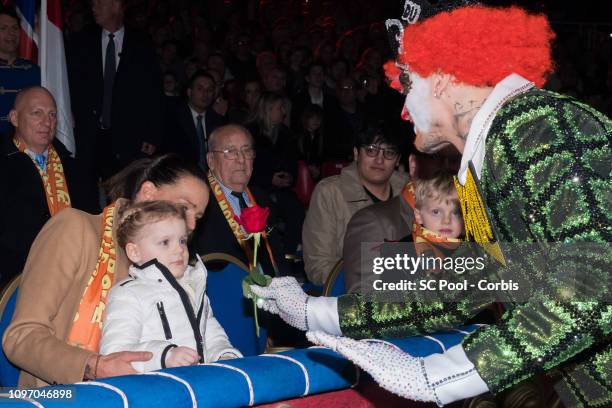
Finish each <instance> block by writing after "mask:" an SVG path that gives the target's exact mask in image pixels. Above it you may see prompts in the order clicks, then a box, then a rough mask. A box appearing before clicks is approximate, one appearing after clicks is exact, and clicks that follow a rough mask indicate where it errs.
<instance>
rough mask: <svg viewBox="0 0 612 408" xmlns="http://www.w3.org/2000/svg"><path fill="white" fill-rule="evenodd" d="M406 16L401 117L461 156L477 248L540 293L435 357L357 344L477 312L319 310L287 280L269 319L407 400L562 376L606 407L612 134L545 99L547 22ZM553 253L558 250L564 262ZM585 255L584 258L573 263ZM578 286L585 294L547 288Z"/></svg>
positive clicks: (521, 14) (581, 400)
mask: <svg viewBox="0 0 612 408" xmlns="http://www.w3.org/2000/svg"><path fill="white" fill-rule="evenodd" d="M455 3H457V2H455ZM404 11H405V12H404V16H403V19H404V20H405V21H406V22H407V23H408V24H407V25H406V26H405V27H404V26H403V25H404V24H403V23H401V22H400V21H398V20H395V21H392V22H388V24H387V25H388V27H391V28H393V29H394V30H395V32H396V33H399V34H398V35H397V37H396V38H397V39H398V40H399V42H398V44H397V47H398V57H397V59H396V61H393V62H390V63H388V64H387V65H386V67H385V68H386V73H387V76H388V77H389V79H390V80H391V85H392V86H393V87H394V88H395V89H398V90H400V91H401V92H402V93H404V94H405V95H406V101H405V105H404V116H405V117H406V118H410V119H412V121H413V122H414V125H415V131H416V141H415V145H416V146H417V148H418V149H419V150H421V151H423V152H426V153H433V152H436V151H439V150H440V149H442V148H444V147H445V146H448V145H453V146H455V148H456V149H457V150H458V151H459V152H461V153H462V163H461V168H460V170H459V173H458V175H457V182H456V184H457V190H458V193H459V197H460V199H461V206H462V211H463V215H464V220H465V224H466V235H467V237H468V238H469V239H470V240H472V241H476V242H477V243H478V244H480V245H482V246H483V247H484V248H485V249H487V251H488V252H489V253H490V254H491V255H493V258H495V259H499V264H500V265H498V266H496V269H495V270H496V273H498V275H499V276H502V277H503V276H507V274H509V273H510V272H512V271H514V272H517V271H518V272H519V273H523V274H524V275H525V276H528V277H531V282H532V283H533V284H538V283H540V284H542V286H541V289H542V290H541V291H534V292H533V293H532V296H530V297H525V298H523V299H520V300H516V299H513V298H512V296H514V295H515V294H510V295H509V294H508V293H504V295H508V296H510V299H512V300H511V301H509V302H508V303H506V305H505V306H506V311H505V313H504V315H503V316H502V317H501V319H500V321H499V322H498V323H496V324H495V325H491V326H486V327H481V328H479V329H478V330H476V331H474V332H473V333H471V334H469V335H467V336H466V337H465V338H464V340H463V341H462V343H461V344H459V345H456V346H454V347H451V348H449V349H448V350H446V351H445V352H444V353H442V354H433V355H431V356H428V357H425V358H416V357H412V356H410V355H409V354H407V353H404V352H402V351H401V350H399V349H397V348H394V347H391V346H389V345H387V344H384V343H381V342H376V343H368V342H360V341H356V340H353V339H351V338H348V337H352V338H373V337H375V338H383V337H398V336H409V335H415V334H420V333H427V332H433V331H436V330H442V329H447V328H450V327H453V326H456V325H459V324H462V323H464V322H465V321H467V320H468V318H469V317H471V316H473V315H474V314H475V313H476V312H477V311H478V310H480V309H481V308H482V305H478V304H477V303H473V302H470V299H469V298H459V299H457V300H456V301H455V302H449V303H442V302H440V303H435V302H434V303H431V302H430V303H426V304H425V303H415V302H413V303H409V302H406V303H381V302H376V301H373V300H369V299H365V298H363V297H360V296H356V295H345V296H341V297H340V298H337V299H336V298H325V297H323V298H313V297H308V296H306V294H304V293H303V291H302V290H301V288H300V287H299V285H297V284H296V283H295V282H294V281H292V280H290V279H289V278H282V279H276V280H274V281H273V282H272V283H271V285H270V286H268V287H265V288H261V287H252V289H253V292H254V293H256V294H257V295H258V296H261V297H263V298H264V299H265V301H263V303H262V306H263V308H264V309H266V310H270V311H272V312H275V313H277V314H279V315H280V316H281V317H282V318H283V319H285V320H286V321H287V322H289V323H290V324H292V325H294V326H296V327H299V328H301V329H302V330H308V331H309V333H308V334H307V336H308V337H309V339H310V340H311V341H313V342H314V343H317V344H322V345H326V346H328V347H331V348H333V349H335V350H337V351H338V352H340V353H341V354H344V355H345V356H346V357H348V358H349V359H351V360H352V361H354V362H355V363H356V364H357V365H359V366H360V367H362V368H363V369H365V370H366V371H368V372H369V373H370V374H371V375H372V377H373V378H374V379H375V380H376V381H377V382H378V383H379V384H380V385H381V386H382V387H384V388H386V389H388V390H390V391H392V392H394V393H396V394H398V395H401V396H403V397H405V398H409V399H413V400H420V401H433V402H436V403H437V404H439V405H444V404H447V403H450V402H452V401H456V400H459V399H463V398H468V397H472V396H476V395H479V394H481V393H484V392H486V391H491V392H493V393H498V392H500V391H503V390H504V389H507V388H509V387H511V386H512V385H514V384H516V383H518V382H520V381H522V380H524V379H527V378H531V377H533V376H534V375H536V374H538V373H542V372H548V371H550V370H552V369H555V371H556V372H557V373H559V374H561V377H562V379H561V381H559V382H558V383H557V384H556V386H555V388H556V391H557V393H558V394H559V396H560V397H561V398H562V400H563V402H564V404H566V405H567V406H601V407H603V406H610V405H612V383H611V377H610V364H611V361H612V348H611V345H610V340H609V336H610V332H611V330H612V305H611V304H610V301H609V296H608V297H607V298H606V297H605V296H606V295H609V284H608V283H607V282H609V281H610V259H611V256H610V250H609V244H608V243H609V242H610V241H611V240H612V235H611V234H612V213H611V210H610V209H611V208H612V202H611V196H610V193H609V192H610V188H611V187H612V184H611V181H610V174H612V168H611V163H612V160H611V158H610V146H611V143H610V142H611V136H612V123H611V122H610V120H609V119H608V118H607V117H606V116H605V115H603V114H601V113H599V112H597V111H595V110H594V109H592V108H591V107H589V106H587V105H585V104H582V103H580V102H578V101H576V100H573V99H571V98H568V97H564V96H561V95H558V94H555V93H552V92H547V91H544V90H542V89H540V87H541V86H542V85H543V84H544V81H545V79H546V76H547V74H549V73H550V72H551V71H552V67H553V64H552V61H551V42H552V40H553V39H554V33H553V32H552V30H551V28H550V26H549V23H548V21H547V19H546V17H544V16H543V15H532V14H529V13H527V12H526V11H525V10H523V9H520V8H518V7H508V8H493V7H486V6H476V5H473V6H472V5H459V6H455V7H454V8H447V9H446V10H433V9H432V8H431V7H430V6H429V5H428V4H426V3H425V2H423V1H420V0H419V1H406V5H405V10H404ZM398 23H399V24H398ZM390 31H391V30H390ZM528 243H532V244H533V245H532V246H531V248H543V250H542V251H539V253H538V254H537V255H534V256H532V255H531V254H526V255H525V258H524V259H523V258H521V259H516V258H512V259H510V257H507V258H504V252H506V250H507V249H508V248H510V247H512V246H515V247H516V245H519V244H528ZM559 243H563V245H565V247H564V249H563V250H555V249H554V248H555V246H554V245H553V244H559ZM578 244H581V245H582V244H588V245H587V246H586V247H587V248H590V249H583V250H582V251H581V252H579V253H576V252H575V248H576V247H577V245H578ZM506 254H507V253H506ZM354 256H359V254H354ZM530 261H534V263H533V264H530V263H529V262H530ZM521 268H522V269H521ZM568 273H569V275H572V276H574V277H576V278H577V279H578V281H580V282H581V284H582V285H583V287H578V286H564V285H563V284H561V285H559V286H557V287H555V290H549V288H548V287H547V286H546V285H548V284H549V283H551V284H554V282H555V281H559V280H563V279H564V278H566V277H567V276H568ZM504 274H506V275H504ZM586 274H588V275H589V276H590V277H592V279H585V276H586ZM556 289H559V291H556ZM568 293H571V294H572V295H570V296H567V294H568ZM339 336H346V337H339Z"/></svg>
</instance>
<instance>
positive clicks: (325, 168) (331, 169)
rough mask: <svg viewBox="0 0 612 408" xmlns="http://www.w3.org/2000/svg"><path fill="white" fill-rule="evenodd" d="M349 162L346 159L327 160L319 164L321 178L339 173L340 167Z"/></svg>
mask: <svg viewBox="0 0 612 408" xmlns="http://www.w3.org/2000/svg"><path fill="white" fill-rule="evenodd" d="M349 164H351V162H349V161H346V160H328V161H326V162H323V164H322V165H321V178H325V177H329V176H335V175H336V174H340V172H341V171H342V169H343V168H344V167H346V166H348V165H349Z"/></svg>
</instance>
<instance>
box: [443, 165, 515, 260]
mask: <svg viewBox="0 0 612 408" xmlns="http://www.w3.org/2000/svg"><path fill="white" fill-rule="evenodd" d="M455 187H456V188H457V195H458V196H459V201H460V202H461V212H462V213H463V222H464V224H465V239H466V240H468V241H469V240H470V237H472V238H473V239H474V241H475V242H477V243H478V244H479V245H481V246H482V247H483V248H484V250H485V252H486V253H487V254H489V255H491V256H492V257H494V258H495V259H496V260H497V261H499V263H501V264H502V265H504V266H506V260H505V258H504V255H503V253H502V251H501V247H500V246H499V243H498V242H497V240H496V238H495V234H494V233H493V228H492V227H491V221H490V220H489V217H488V216H487V210H486V208H485V203H484V201H483V199H482V196H481V195H480V191H478V184H477V182H476V178H475V177H474V175H473V173H472V166H471V165H470V166H469V167H468V169H467V177H466V181H465V186H462V185H461V183H459V180H458V179H457V177H455Z"/></svg>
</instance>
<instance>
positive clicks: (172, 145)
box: [164, 101, 227, 163]
mask: <svg viewBox="0 0 612 408" xmlns="http://www.w3.org/2000/svg"><path fill="white" fill-rule="evenodd" d="M168 124H169V126H168V129H167V131H166V136H165V142H164V150H165V151H167V152H173V153H178V154H180V155H181V156H183V157H185V158H186V159H189V160H191V161H193V162H195V163H197V162H198V149H199V144H198V134H197V131H196V126H195V122H194V120H193V116H192V115H191V109H190V108H189V105H188V104H187V102H185V101H182V102H181V103H179V104H178V105H177V106H176V109H175V110H174V112H172V115H171V119H170V120H169V121H168ZM204 124H205V126H206V129H205V132H206V136H207V137H208V138H210V134H211V133H212V132H213V131H214V130H215V129H216V128H218V127H219V126H223V125H225V124H227V120H226V119H225V117H223V116H221V115H219V114H218V113H217V112H215V111H214V110H213V109H207V110H206V115H205V116H204Z"/></svg>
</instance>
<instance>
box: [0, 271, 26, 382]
mask: <svg viewBox="0 0 612 408" xmlns="http://www.w3.org/2000/svg"><path fill="white" fill-rule="evenodd" d="M20 281H21V275H17V276H16V277H14V278H13V279H12V280H11V282H10V283H9V284H8V285H7V286H6V287H5V288H4V290H3V291H2V295H0V341H1V339H2V336H4V331H5V330H6V328H7V327H8V325H9V323H10V322H11V319H12V318H13V312H14V311H15V303H16V301H17V293H18V292H19V282H20ZM18 380H19V369H18V368H17V367H15V366H14V365H13V364H12V363H11V362H10V361H9V360H8V359H7V358H6V354H4V348H3V347H2V351H1V352H0V386H1V387H16V386H17V381H18Z"/></svg>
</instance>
